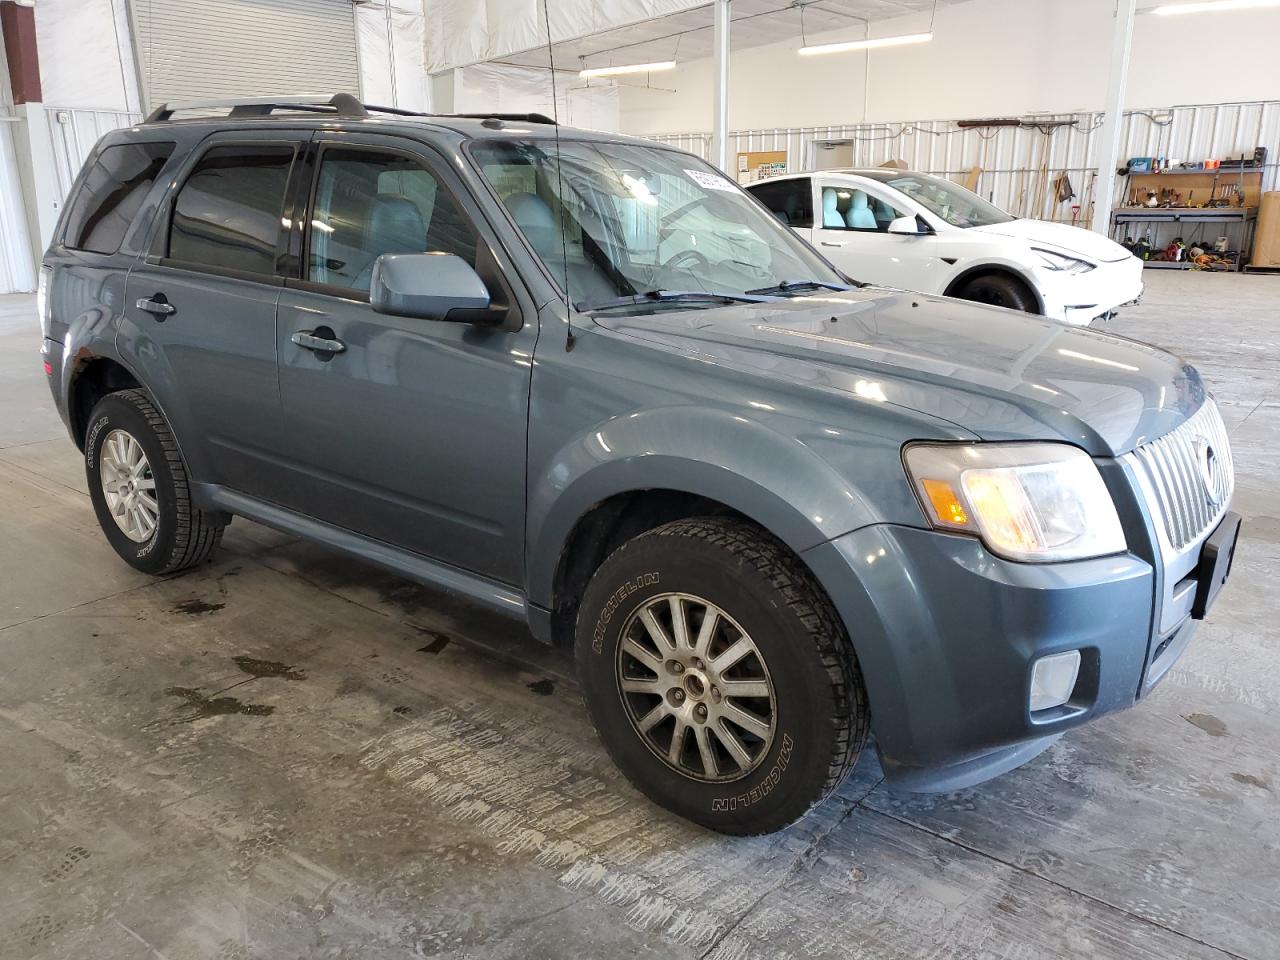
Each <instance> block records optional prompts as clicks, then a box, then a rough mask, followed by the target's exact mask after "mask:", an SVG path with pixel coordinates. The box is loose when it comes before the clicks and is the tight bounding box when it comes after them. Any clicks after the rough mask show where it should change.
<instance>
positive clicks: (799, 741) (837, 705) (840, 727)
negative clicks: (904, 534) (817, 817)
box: [576, 519, 868, 834]
mask: <svg viewBox="0 0 1280 960" xmlns="http://www.w3.org/2000/svg"><path fill="white" fill-rule="evenodd" d="M576 657H577V663H578V673H579V676H580V678H581V681H582V687H583V692H584V696H585V698H586V701H587V707H588V709H589V711H590V713H591V717H592V720H593V722H594V723H595V726H596V729H597V731H598V732H599V734H600V737H601V739H602V740H603V742H604V744H605V746H606V748H607V749H608V750H609V753H610V755H611V756H612V757H613V760H614V762H615V763H616V764H617V765H618V767H619V768H620V769H621V770H622V772H623V773H624V774H626V776H627V778H628V779H629V780H630V781H631V782H632V783H633V784H634V785H635V786H636V787H637V788H638V789H639V790H641V791H642V792H644V793H645V794H647V795H648V796H649V797H650V798H651V799H653V800H654V801H655V802H657V803H659V804H661V805H662V806H664V807H666V808H668V809H670V810H673V811H674V812H676V813H678V814H680V815H681V816H683V817H686V818H688V819H689V820H692V821H694V822H696V823H699V824H702V825H703V826H706V827H709V828H711V829H713V830H717V831H720V832H722V833H731V834H756V833H767V832H770V831H773V830H777V829H780V828H782V827H784V826H786V825H787V824H789V823H792V822H793V821H795V820H797V819H799V818H800V817H802V816H803V815H804V814H805V813H807V812H808V811H809V810H810V809H812V808H813V807H814V806H815V805H816V804H817V803H819V802H821V801H822V800H823V799H824V798H825V797H826V796H827V795H828V794H829V793H830V792H831V791H832V790H834V789H835V788H836V787H837V786H838V785H839V784H840V782H841V781H842V780H843V779H844V777H845V775H846V774H847V773H848V772H849V770H850V769H852V767H853V764H854V762H855V761H856V760H857V758H858V754H859V753H860V752H861V749H862V746H863V743H864V742H865V740H866V735H867V728H868V712H867V707H866V695H865V692H864V690H863V685H862V680H861V675H860V673H859V671H858V667H857V663H856V660H855V658H854V656H853V651H852V647H851V646H850V644H849V639H848V636H847V635H846V634H845V631H844V628H843V626H842V625H841V623H840V621H839V619H838V617H837V615H836V613H835V611H834V609H833V608H832V607H831V604H830V601H829V600H827V598H826V596H825V595H824V594H823V593H822V591H821V590H820V588H818V586H817V585H816V584H815V583H814V581H813V580H812V578H811V576H810V575H809V573H808V571H807V570H805V569H804V567H803V566H802V565H801V563H800V562H799V560H797V559H796V558H795V556H794V555H792V554H791V553H790V552H789V551H788V550H787V549H786V548H785V547H784V546H783V545H782V544H780V543H778V542H777V541H776V540H774V539H773V538H772V537H770V536H768V535H767V534H765V533H764V532H763V531H760V530H758V529H757V528H755V527H752V526H750V525H748V524H746V523H743V522H740V521H735V520H724V519H692V520H680V521H676V522H674V523H670V524H667V525H666V526H663V527H659V528H657V529H656V530H652V531H650V532H648V533H645V534H643V535H641V536H639V537H637V538H636V539H634V540H632V541H630V542H628V543H626V544H624V545H623V546H622V547H620V548H619V549H618V550H616V551H615V552H614V553H613V554H612V555H611V556H610V557H609V558H608V559H607V560H606V561H605V562H604V563H603V564H602V565H601V567H600V569H599V570H598V571H597V572H596V574H595V576H594V577H593V578H592V580H591V583H590V584H589V585H588V588H587V591H586V594H585V596H584V597H583V601H582V606H581V608H580V610H579V615H578V627H577V647H576Z"/></svg>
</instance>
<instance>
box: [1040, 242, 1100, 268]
mask: <svg viewBox="0 0 1280 960" xmlns="http://www.w3.org/2000/svg"><path fill="white" fill-rule="evenodd" d="M1031 249H1032V250H1034V251H1035V254H1036V256H1037V257H1039V258H1040V260H1041V262H1043V263H1044V265H1045V266H1046V267H1048V268H1049V269H1050V270H1058V271H1061V272H1062V273H1088V272H1089V271H1090V270H1092V269H1093V268H1094V267H1095V266H1097V264H1094V263H1090V262H1089V261H1088V260H1080V259H1078V258H1077V257H1068V256H1067V255H1066V254H1064V253H1054V252H1053V251H1052V250H1042V249H1040V248H1039V247H1032V248H1031Z"/></svg>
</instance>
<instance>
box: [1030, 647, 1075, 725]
mask: <svg viewBox="0 0 1280 960" xmlns="http://www.w3.org/2000/svg"><path fill="white" fill-rule="evenodd" d="M1079 674H1080V651H1079V650H1069V651H1067V652H1066V653H1055V654H1053V656H1050V657H1041V658H1040V659H1039V660H1037V661H1036V665H1035V666H1034V667H1032V668H1031V701H1030V703H1029V704H1028V706H1029V707H1030V709H1031V712H1032V713H1035V712H1036V711H1037V710H1048V709H1049V708H1050V707H1059V706H1061V705H1062V704H1064V703H1066V702H1067V701H1068V700H1070V699H1071V691H1072V690H1074V689H1075V686H1076V677H1077V676H1079Z"/></svg>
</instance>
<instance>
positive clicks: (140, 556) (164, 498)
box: [84, 394, 178, 573]
mask: <svg viewBox="0 0 1280 960" xmlns="http://www.w3.org/2000/svg"><path fill="white" fill-rule="evenodd" d="M113 430H124V431H125V432H126V433H128V434H130V435H131V436H132V437H133V438H134V439H135V440H137V441H138V443H139V444H140V445H141V446H142V450H143V453H145V454H146V457H147V463H148V464H149V465H150V467H151V475H152V477H153V478H154V479H155V482H156V489H155V498H156V504H157V506H158V507H159V521H158V523H157V524H156V529H155V532H154V533H153V534H152V535H151V537H150V539H148V540H147V541H145V542H144V543H136V542H134V541H133V540H130V539H129V538H128V537H127V536H125V533H124V531H123V530H121V529H120V527H119V525H117V524H116V521H115V518H114V517H112V516H111V511H110V509H109V508H108V507H107V500H106V496H105V494H104V493H103V490H102V475H101V465H100V464H101V456H102V444H103V442H104V441H105V440H106V438H107V436H109V435H110V433H111V432H112V431H113ZM84 462H85V479H86V480H87V482H88V484H89V498H90V499H91V500H92V501H93V510H94V513H95V514H97V517H98V524H99V526H101V527H102V532H103V534H105V535H106V538H107V541H108V542H109V543H110V544H111V546H112V548H113V549H114V550H115V551H116V553H118V554H119V555H120V556H121V557H122V558H123V559H124V560H125V561H126V562H127V563H128V564H129V565H130V566H133V567H135V568H137V569H138V570H142V571H144V572H146V573H156V572H159V571H161V570H163V569H164V568H165V567H166V566H167V564H168V561H169V556H170V554H171V553H172V552H173V547H174V538H175V537H176V535H177V532H178V518H177V513H176V505H175V497H174V495H173V484H174V479H173V472H172V471H171V470H170V468H169V461H168V457H167V456H166V455H165V450H164V448H163V447H162V446H161V444H160V441H159V440H158V439H157V438H156V435H155V431H154V429H153V428H152V426H151V424H150V423H149V422H148V421H147V418H146V417H145V416H144V415H143V413H142V411H140V410H139V409H138V408H137V407H136V406H134V405H133V404H132V403H130V402H129V401H128V400H127V399H124V398H123V397H120V396H118V395H116V394H108V395H107V396H106V397H103V398H102V400H100V401H99V402H98V405H97V406H96V407H94V408H93V413H92V414H91V415H90V417H89V426H88V429H87V430H86V431H85V442H84Z"/></svg>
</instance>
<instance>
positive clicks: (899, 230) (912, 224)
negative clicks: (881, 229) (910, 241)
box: [889, 217, 933, 237]
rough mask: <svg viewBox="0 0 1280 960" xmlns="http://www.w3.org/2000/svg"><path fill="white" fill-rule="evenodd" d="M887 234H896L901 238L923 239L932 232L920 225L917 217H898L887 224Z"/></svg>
mask: <svg viewBox="0 0 1280 960" xmlns="http://www.w3.org/2000/svg"><path fill="white" fill-rule="evenodd" d="M889 233H896V234H897V235H898V236H901V237H924V236H928V235H929V234H931V233H933V231H932V230H930V229H929V228H928V227H926V226H925V225H924V224H922V223H921V222H920V220H919V218H918V217H898V219H897V220H894V221H893V222H892V223H890V224H889Z"/></svg>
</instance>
